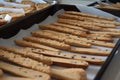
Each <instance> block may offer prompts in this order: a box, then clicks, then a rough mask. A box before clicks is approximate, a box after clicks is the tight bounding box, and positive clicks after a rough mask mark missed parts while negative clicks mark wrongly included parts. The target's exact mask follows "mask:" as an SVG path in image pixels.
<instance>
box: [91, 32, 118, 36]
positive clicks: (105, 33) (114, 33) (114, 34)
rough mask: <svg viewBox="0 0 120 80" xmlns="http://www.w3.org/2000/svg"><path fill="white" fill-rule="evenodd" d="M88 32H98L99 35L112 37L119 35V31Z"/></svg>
mask: <svg viewBox="0 0 120 80" xmlns="http://www.w3.org/2000/svg"><path fill="white" fill-rule="evenodd" d="M90 33H92V34H100V35H110V36H112V37H119V36H120V33H117V32H111V31H104V32H102V31H101V32H96V31H91V32H90Z"/></svg>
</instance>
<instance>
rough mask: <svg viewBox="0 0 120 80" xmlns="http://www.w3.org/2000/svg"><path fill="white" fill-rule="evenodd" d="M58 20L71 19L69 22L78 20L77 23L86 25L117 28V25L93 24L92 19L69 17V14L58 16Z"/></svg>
mask: <svg viewBox="0 0 120 80" xmlns="http://www.w3.org/2000/svg"><path fill="white" fill-rule="evenodd" d="M58 18H60V19H69V20H76V21H77V23H82V24H84V25H93V26H98V27H101V28H102V27H103V28H104V27H105V28H115V27H116V26H115V24H105V23H102V24H101V23H98V22H92V21H91V20H92V19H91V18H86V17H80V16H75V15H69V14H60V15H58Z"/></svg>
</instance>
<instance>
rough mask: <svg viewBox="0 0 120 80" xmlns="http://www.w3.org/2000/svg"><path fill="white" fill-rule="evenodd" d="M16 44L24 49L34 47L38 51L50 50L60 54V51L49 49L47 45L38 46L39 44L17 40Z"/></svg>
mask: <svg viewBox="0 0 120 80" xmlns="http://www.w3.org/2000/svg"><path fill="white" fill-rule="evenodd" d="M14 42H15V44H17V45H19V46H22V47H33V48H38V49H45V50H50V51H56V52H59V51H60V50H58V49H55V48H52V47H48V46H45V45H41V44H37V43H32V42H28V41H24V40H15V41H14Z"/></svg>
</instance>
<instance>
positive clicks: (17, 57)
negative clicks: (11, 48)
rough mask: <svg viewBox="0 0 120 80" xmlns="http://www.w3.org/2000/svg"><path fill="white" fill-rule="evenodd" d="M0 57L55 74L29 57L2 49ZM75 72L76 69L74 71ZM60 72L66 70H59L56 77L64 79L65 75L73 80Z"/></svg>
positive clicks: (68, 76)
mask: <svg viewBox="0 0 120 80" xmlns="http://www.w3.org/2000/svg"><path fill="white" fill-rule="evenodd" d="M0 59H5V60H7V61H10V62H13V63H16V64H18V65H21V66H24V67H28V68H32V69H34V70H37V71H40V72H44V73H47V74H56V73H55V72H54V71H53V69H51V68H50V67H49V66H47V65H44V64H43V63H40V62H37V61H35V60H32V59H30V58H25V57H22V56H20V55H17V54H14V53H10V52H7V51H4V50H0ZM56 71H59V70H57V69H56ZM70 72H71V71H70ZM75 72H77V71H75ZM60 73H66V72H65V71H60V72H59V73H58V76H60V77H58V78H60V79H63V80H66V77H67V78H68V79H69V78H70V80H75V79H76V78H75V79H71V77H70V74H68V75H62V74H60ZM66 74H67V73H66ZM71 75H72V74H71ZM52 76H53V77H55V75H52ZM79 76H81V75H79ZM76 80H80V79H76Z"/></svg>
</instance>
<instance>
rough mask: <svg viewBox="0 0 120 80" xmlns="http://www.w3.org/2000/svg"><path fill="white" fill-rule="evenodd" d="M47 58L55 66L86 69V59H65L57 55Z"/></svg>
mask: <svg viewBox="0 0 120 80" xmlns="http://www.w3.org/2000/svg"><path fill="white" fill-rule="evenodd" d="M49 58H50V59H51V60H52V61H53V64H54V65H57V66H63V67H71V68H73V67H74V68H84V69H86V68H87V67H88V65H89V64H88V63H87V62H86V61H83V60H75V59H65V58H58V57H49Z"/></svg>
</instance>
